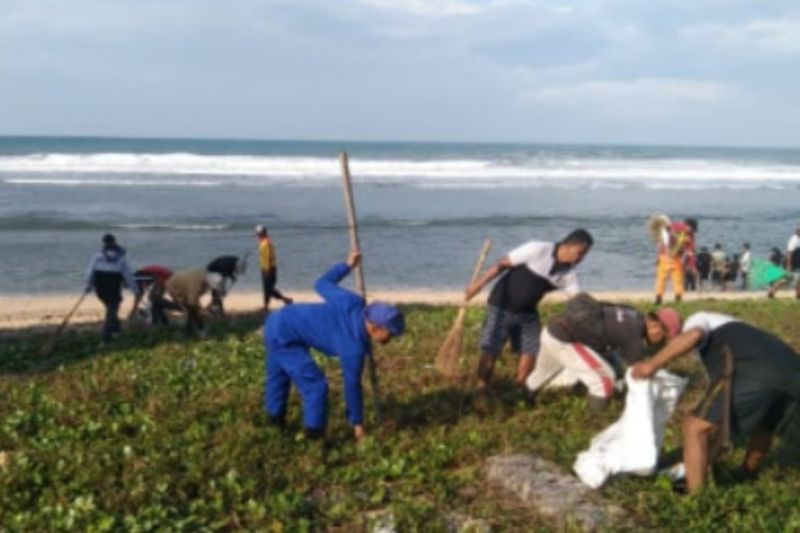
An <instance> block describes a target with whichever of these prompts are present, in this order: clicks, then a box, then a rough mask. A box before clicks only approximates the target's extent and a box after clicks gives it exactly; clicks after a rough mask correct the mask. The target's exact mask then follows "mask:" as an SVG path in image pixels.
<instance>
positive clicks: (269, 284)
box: [261, 268, 289, 309]
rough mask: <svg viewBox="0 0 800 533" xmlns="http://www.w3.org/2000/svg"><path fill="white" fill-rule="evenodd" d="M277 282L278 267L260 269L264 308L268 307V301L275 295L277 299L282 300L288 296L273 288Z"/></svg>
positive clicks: (285, 300)
mask: <svg viewBox="0 0 800 533" xmlns="http://www.w3.org/2000/svg"><path fill="white" fill-rule="evenodd" d="M277 283H278V269H277V268H273V269H271V270H262V271H261V286H262V288H263V289H264V308H265V309H269V301H270V300H271V299H272V298H273V297H275V298H277V299H279V300H283V301H284V302H287V301H288V300H289V298H287V297H286V296H284V295H283V294H281V292H280V291H279V290H278V289H276V288H275V285H276V284H277Z"/></svg>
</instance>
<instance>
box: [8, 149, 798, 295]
mask: <svg viewBox="0 0 800 533" xmlns="http://www.w3.org/2000/svg"><path fill="white" fill-rule="evenodd" d="M343 150H346V151H347V152H348V154H349V156H350V168H351V173H352V176H353V188H354V192H355V201H356V208H357V215H358V219H359V225H360V231H361V240H362V249H363V252H364V257H365V259H364V264H365V274H366V277H367V283H368V286H369V287H372V288H381V289H420V288H425V289H434V290H435V289H447V290H452V289H459V288H462V287H463V286H464V285H465V283H466V281H467V278H468V277H469V275H470V272H471V270H472V265H473V263H474V261H475V259H476V258H477V255H478V253H479V251H480V248H481V245H482V243H483V240H484V239H485V238H491V239H492V241H493V243H494V248H493V251H492V254H491V255H490V260H495V259H498V258H499V257H501V256H502V255H503V254H505V253H506V252H508V251H509V250H510V249H511V248H513V247H514V246H516V245H518V244H521V243H523V242H525V241H527V240H531V239H537V240H550V241H552V240H557V239H559V238H561V237H563V236H564V235H565V234H566V233H568V232H569V231H570V230H572V229H574V228H577V227H584V228H587V229H588V230H589V231H591V232H592V234H593V235H594V237H595V240H596V245H595V247H594V249H593V250H592V252H591V253H590V254H589V255H588V256H587V257H586V259H585V261H584V263H583V264H582V265H581V267H580V270H581V278H582V282H583V285H584V287H585V288H587V289H590V290H647V289H649V288H651V287H652V282H653V275H654V271H655V246H654V244H653V243H651V242H650V241H649V240H648V236H647V232H646V229H645V221H646V219H647V218H648V216H650V215H652V214H655V213H666V214H668V215H670V216H671V217H673V218H680V217H684V216H692V217H695V218H697V219H698V220H699V223H700V231H699V236H698V242H699V244H701V245H708V246H712V245H713V244H715V243H720V244H722V245H723V246H724V248H725V249H726V250H727V251H728V252H730V253H734V252H739V251H740V249H741V246H742V244H743V243H744V242H750V243H751V245H752V249H753V252H754V256H755V257H761V256H764V257H765V256H766V255H767V253H768V251H769V249H770V248H771V247H773V246H777V247H779V248H785V245H786V241H787V239H788V237H789V236H790V235H791V233H792V232H793V231H794V227H795V224H796V223H797V222H798V221H799V220H800V212H799V210H798V200H799V199H800V190H799V188H800V150H797V149H766V148H761V149H746V148H681V147H664V146H597V145H594V146H571V145H536V144H441V143H365V142H344V141H340V142H308V141H239V140H175V139H121V138H55V137H0V265H1V266H2V276H0V293H2V294H36V293H50V292H72V291H79V290H80V289H81V288H82V286H83V279H84V271H85V268H86V264H87V261H88V258H89V256H90V255H91V254H92V253H93V252H94V251H96V250H97V249H98V248H99V245H100V238H101V237H102V235H103V234H104V233H107V232H111V233H114V234H115V235H116V236H117V239H118V241H119V242H120V243H121V244H122V245H123V246H125V247H126V249H127V253H128V257H129V259H130V262H131V263H132V265H133V266H134V267H138V266H143V265H145V264H150V263H158V264H163V265H165V266H168V267H169V268H172V269H174V270H181V269H185V268H195V267H201V266H204V265H205V264H206V263H208V262H209V261H210V260H211V259H213V258H214V257H215V256H217V255H221V254H243V253H245V252H251V253H252V256H251V259H250V272H249V273H248V274H247V275H246V276H245V277H244V278H243V279H242V280H241V282H240V286H241V285H243V286H245V287H246V288H251V289H255V288H257V287H258V283H259V281H258V276H257V274H256V272H257V254H256V244H257V243H256V239H255V236H254V234H253V227H254V226H255V225H256V224H263V225H266V226H268V227H269V230H270V233H271V235H272V236H273V239H274V242H275V245H276V249H277V255H278V261H279V286H280V287H282V288H286V289H287V292H291V290H292V289H295V290H300V289H308V288H310V287H311V286H312V284H313V282H314V280H315V279H316V277H317V276H318V275H319V274H320V273H322V272H323V271H325V269H326V268H327V267H328V266H329V265H331V264H332V263H334V262H336V261H339V260H342V259H344V258H345V256H346V254H347V249H348V236H347V228H346V216H345V211H344V201H343V195H342V178H341V172H340V167H339V161H338V154H339V152H341V151H343Z"/></svg>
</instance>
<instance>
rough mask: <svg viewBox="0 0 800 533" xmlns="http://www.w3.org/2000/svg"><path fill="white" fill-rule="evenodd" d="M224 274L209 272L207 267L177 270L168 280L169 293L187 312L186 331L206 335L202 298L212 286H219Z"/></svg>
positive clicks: (190, 333)
mask: <svg viewBox="0 0 800 533" xmlns="http://www.w3.org/2000/svg"><path fill="white" fill-rule="evenodd" d="M221 283H222V276H220V275H219V274H217V273H216V272H208V271H207V270H206V269H205V268H195V269H192V270H184V271H182V272H177V273H175V274H173V275H172V277H170V278H169V279H168V280H167V284H166V288H167V293H168V294H169V295H170V297H171V298H172V300H173V301H174V302H175V303H176V304H178V305H179V306H180V307H181V309H182V310H183V311H184V312H185V313H186V333H187V335H190V336H191V335H194V334H196V333H199V334H200V335H201V336H203V337H204V336H205V335H206V327H205V322H204V321H203V314H202V308H201V304H200V298H201V297H202V296H203V294H205V293H206V292H207V291H208V290H210V289H211V288H212V287H219V286H220V284H221Z"/></svg>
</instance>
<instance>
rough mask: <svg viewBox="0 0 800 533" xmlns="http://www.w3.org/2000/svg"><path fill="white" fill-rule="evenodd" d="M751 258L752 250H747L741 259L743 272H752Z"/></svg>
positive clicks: (740, 265)
mask: <svg viewBox="0 0 800 533" xmlns="http://www.w3.org/2000/svg"><path fill="white" fill-rule="evenodd" d="M751 257H752V256H751V255H750V250H747V251H746V252H745V253H743V254H742V258H741V259H739V268H740V269H741V270H742V272H744V273H747V272H750V263H751V261H752V259H751Z"/></svg>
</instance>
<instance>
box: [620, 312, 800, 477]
mask: <svg viewBox="0 0 800 533" xmlns="http://www.w3.org/2000/svg"><path fill="white" fill-rule="evenodd" d="M695 349H697V350H698V351H699V353H700V360H701V362H702V364H703V366H704V367H705V369H706V371H707V374H708V378H709V383H710V384H711V385H710V386H709V389H708V391H707V393H706V396H705V398H704V399H703V401H701V402H700V404H699V405H700V408H699V409H698V410H697V411H696V412H694V413H693V414H690V415H688V416H687V417H686V419H685V420H684V422H683V464H684V466H685V468H686V484H687V488H688V490H689V492H692V493H694V492H697V491H699V490H700V489H701V488H702V487H703V486H704V485H705V483H706V479H707V477H708V469H709V467H710V465H711V464H712V463H713V461H714V459H715V455H716V453H715V451H716V450H718V449H719V448H720V446H722V445H723V444H726V442H725V441H727V440H728V439H727V436H728V435H729V434H730V433H733V434H739V435H743V436H747V437H749V442H748V444H747V451H746V453H745V456H744V462H743V463H742V472H743V473H744V474H745V475H748V476H751V475H753V474H754V473H755V471H756V470H757V468H758V466H759V465H760V464H761V462H762V461H763V459H764V457H765V456H766V454H767V453H768V452H769V449H770V447H771V445H772V440H773V435H775V434H781V433H782V431H783V430H784V429H785V428H786V426H787V425H788V424H787V422H788V420H789V417H790V414H791V412H792V410H793V408H795V407H796V406H797V404H798V402H800V356H798V354H797V353H795V351H794V350H793V349H792V348H791V347H790V346H788V345H787V344H786V343H784V342H783V341H781V340H780V339H778V338H777V337H775V336H774V335H772V334H770V333H767V332H766V331H763V330H761V329H759V328H756V327H754V326H751V325H750V324H746V323H744V322H741V321H739V320H737V319H736V318H734V317H732V316H728V315H723V314H720V313H708V312H698V313H695V314H693V315H691V316H690V317H689V318H688V319H687V320H686V322H685V323H684V325H683V332H682V333H681V334H680V335H678V336H677V337H675V338H673V339H672V340H671V341H670V342H669V343H668V344H667V345H666V346H665V347H664V348H662V349H661V350H660V351H659V352H658V353H656V354H655V355H654V356H653V357H652V358H651V359H648V360H645V361H642V362H640V363H637V364H636V365H635V366H634V367H633V369H632V374H633V377H635V378H649V377H650V376H652V375H653V374H654V373H655V372H656V371H657V370H658V369H659V368H662V367H664V366H665V365H666V364H667V363H669V362H670V361H672V360H673V359H676V358H678V357H680V356H682V355H684V354H688V353H690V352H692V351H693V350H695ZM726 383H727V385H726ZM726 420H727V421H728V423H725V421H726ZM712 438H715V440H716V441H717V443H716V445H715V446H714V447H713V448H712V446H711V442H710V441H711V439H712Z"/></svg>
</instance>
